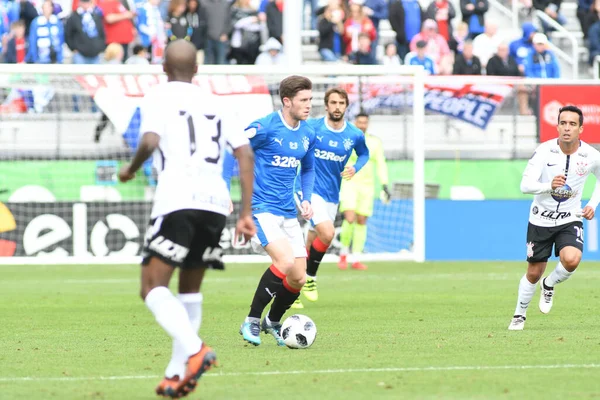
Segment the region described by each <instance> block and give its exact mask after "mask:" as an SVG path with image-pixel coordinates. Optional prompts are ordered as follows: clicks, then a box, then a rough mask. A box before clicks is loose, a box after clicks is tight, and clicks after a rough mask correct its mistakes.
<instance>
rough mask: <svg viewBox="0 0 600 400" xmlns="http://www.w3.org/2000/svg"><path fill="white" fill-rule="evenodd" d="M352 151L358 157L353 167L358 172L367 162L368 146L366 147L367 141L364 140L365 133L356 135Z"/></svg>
mask: <svg viewBox="0 0 600 400" xmlns="http://www.w3.org/2000/svg"><path fill="white" fill-rule="evenodd" d="M354 151H355V152H356V155H357V156H358V159H357V160H356V162H355V163H354V165H353V167H354V169H355V170H356V172H358V171H360V170H361V169H362V167H364V166H365V164H366V163H368V162H369V148H368V147H367V142H366V141H365V135H363V134H360V135H358V137H357V138H356V142H355V144H354Z"/></svg>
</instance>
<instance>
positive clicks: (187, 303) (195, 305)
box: [165, 293, 202, 378]
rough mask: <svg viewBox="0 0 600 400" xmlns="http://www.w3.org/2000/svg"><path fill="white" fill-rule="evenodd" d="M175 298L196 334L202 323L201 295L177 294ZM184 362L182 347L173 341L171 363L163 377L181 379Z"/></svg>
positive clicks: (183, 371) (185, 360)
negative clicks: (181, 305)
mask: <svg viewBox="0 0 600 400" xmlns="http://www.w3.org/2000/svg"><path fill="white" fill-rule="evenodd" d="M177 298H178V299H179V301H180V302H181V303H182V304H183V306H184V307H185V310H186V311H187V315H188V320H189V322H190V324H191V326H192V329H193V330H194V332H196V333H197V332H198V330H199V329H200V324H201V322H202V293H183V294H179V295H178V296H177ZM186 362H187V357H186V355H185V350H184V348H183V346H182V345H181V343H179V341H177V340H176V339H173V352H172V354H171V361H169V365H167V369H166V370H165V376H166V377H167V378H172V377H174V376H175V375H178V376H179V377H180V378H183V376H184V375H185V363H186Z"/></svg>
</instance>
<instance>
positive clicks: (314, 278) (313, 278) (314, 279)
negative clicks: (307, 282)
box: [306, 274, 317, 281]
mask: <svg viewBox="0 0 600 400" xmlns="http://www.w3.org/2000/svg"><path fill="white" fill-rule="evenodd" d="M306 277H307V278H310V279H312V280H313V281H316V280H317V277H316V276H310V275H308V274H306Z"/></svg>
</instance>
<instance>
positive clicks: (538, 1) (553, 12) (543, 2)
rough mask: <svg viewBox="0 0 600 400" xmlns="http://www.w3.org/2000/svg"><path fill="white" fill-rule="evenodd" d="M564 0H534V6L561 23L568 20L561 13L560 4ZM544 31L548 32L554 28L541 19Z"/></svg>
mask: <svg viewBox="0 0 600 400" xmlns="http://www.w3.org/2000/svg"><path fill="white" fill-rule="evenodd" d="M561 3H562V0H533V8H534V9H536V10H540V11H543V12H544V13H545V14H546V15H547V16H549V17H550V18H552V19H553V20H555V21H556V22H558V23H559V24H561V25H564V24H565V23H566V22H567V19H566V18H565V16H564V15H562V14H561V13H560V4H561ZM540 23H541V24H542V29H543V30H544V33H546V34H547V33H548V32H551V31H553V30H554V28H552V27H551V26H550V25H548V24H547V23H546V22H545V21H544V20H540Z"/></svg>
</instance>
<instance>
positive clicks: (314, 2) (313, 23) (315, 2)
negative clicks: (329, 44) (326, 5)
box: [302, 0, 319, 30]
mask: <svg viewBox="0 0 600 400" xmlns="http://www.w3.org/2000/svg"><path fill="white" fill-rule="evenodd" d="M307 4H308V6H309V8H310V28H309V29H312V30H315V29H317V9H318V8H319V0H304V7H303V10H302V11H304V9H305V8H306V5H307ZM305 15H306V13H304V12H303V13H302V17H304V16H305ZM304 26H306V23H305V24H304Z"/></svg>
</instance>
